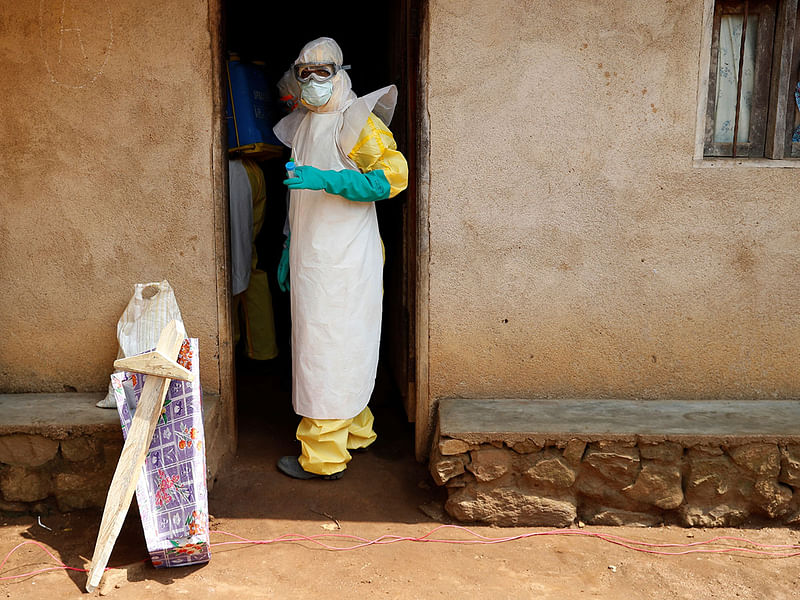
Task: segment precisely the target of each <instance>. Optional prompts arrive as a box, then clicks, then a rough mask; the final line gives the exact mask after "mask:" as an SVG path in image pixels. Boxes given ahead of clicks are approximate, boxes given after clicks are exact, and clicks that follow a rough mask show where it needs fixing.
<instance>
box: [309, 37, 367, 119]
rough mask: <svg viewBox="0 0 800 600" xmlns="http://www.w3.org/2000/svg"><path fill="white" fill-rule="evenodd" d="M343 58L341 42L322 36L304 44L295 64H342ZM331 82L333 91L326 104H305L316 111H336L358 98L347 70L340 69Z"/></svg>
mask: <svg viewBox="0 0 800 600" xmlns="http://www.w3.org/2000/svg"><path fill="white" fill-rule="evenodd" d="M342 60H343V57H342V49H341V48H340V47H339V44H337V43H336V42H335V41H334V40H332V39H331V38H329V37H321V38H317V39H316V40H314V41H312V42H309V43H307V44H306V45H305V46H303V49H302V50H301V51H300V54H299V56H298V57H297V60H295V61H294V64H296V65H297V64H302V63H318V64H323V63H333V64H335V65H339V66H341V65H342ZM331 82H332V83H333V93H332V94H331V97H330V99H329V100H328V101H327V102H326V103H325V104H323V105H322V106H311V105H309V104H305V103H303V106H305V107H306V108H307V109H308V110H311V111H314V112H336V111H340V110H344V109H345V108H346V107H347V106H348V105H349V104H350V103H351V102H353V101H354V100H355V99H356V96H355V94H354V93H353V85H352V82H351V81H350V77H349V76H348V75H347V72H346V71H345V70H343V69H340V70H339V71H338V72H337V73H336V75H334V76H333V77H332V78H331Z"/></svg>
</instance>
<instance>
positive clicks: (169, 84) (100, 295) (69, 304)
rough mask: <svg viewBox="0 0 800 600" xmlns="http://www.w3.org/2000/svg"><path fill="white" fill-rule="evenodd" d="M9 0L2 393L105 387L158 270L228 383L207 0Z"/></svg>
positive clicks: (1, 122)
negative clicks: (132, 304) (129, 322)
mask: <svg viewBox="0 0 800 600" xmlns="http://www.w3.org/2000/svg"><path fill="white" fill-rule="evenodd" d="M3 4H4V6H3V10H2V12H0V81H2V82H3V100H2V108H0V139H2V140H3V144H2V147H1V148H0V163H2V164H1V166H0V281H2V285H0V392H21V391H64V390H65V389H73V388H74V389H76V390H78V391H89V390H101V389H104V388H105V386H106V384H107V381H108V373H109V371H110V369H111V363H112V361H113V359H114V356H115V354H116V329H115V326H116V322H117V320H118V318H119V316H120V314H121V312H122V310H123V309H124V307H125V305H126V303H127V302H128V299H129V298H130V296H131V293H132V290H133V284H134V283H136V282H147V281H153V280H159V279H163V278H166V279H168V280H169V281H170V282H171V283H172V285H173V287H174V288H175V291H176V295H177V298H178V303H179V304H180V307H181V310H182V313H183V317H184V321H185V323H186V326H187V330H188V332H189V334H190V335H192V336H195V337H198V338H200V349H201V373H202V380H203V384H204V386H205V388H206V390H207V391H212V392H215V391H219V367H218V364H217V358H216V355H217V351H218V349H217V330H218V323H217V300H216V296H217V294H216V277H215V256H214V217H213V215H214V211H213V202H212V176H211V148H212V93H211V89H212V85H211V84H212V82H211V51H210V35H209V25H208V21H209V16H208V15H209V12H208V5H207V3H206V2H195V1H192V0H180V1H175V2H160V1H156V0H144V1H142V0H138V1H132V0H123V1H121V2H116V1H113V2H112V1H111V0H108V1H105V0H80V1H78V0H66V1H64V0H24V1H21V2H4V3H3Z"/></svg>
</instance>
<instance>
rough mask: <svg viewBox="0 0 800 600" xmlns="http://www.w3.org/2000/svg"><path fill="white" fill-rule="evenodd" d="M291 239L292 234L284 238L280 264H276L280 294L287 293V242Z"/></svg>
mask: <svg viewBox="0 0 800 600" xmlns="http://www.w3.org/2000/svg"><path fill="white" fill-rule="evenodd" d="M291 238H292V232H291V231H290V232H289V235H287V236H286V241H285V242H283V253H282V254H281V262H280V263H279V264H278V287H279V288H281V291H282V292H287V291H289V241H290V240H291Z"/></svg>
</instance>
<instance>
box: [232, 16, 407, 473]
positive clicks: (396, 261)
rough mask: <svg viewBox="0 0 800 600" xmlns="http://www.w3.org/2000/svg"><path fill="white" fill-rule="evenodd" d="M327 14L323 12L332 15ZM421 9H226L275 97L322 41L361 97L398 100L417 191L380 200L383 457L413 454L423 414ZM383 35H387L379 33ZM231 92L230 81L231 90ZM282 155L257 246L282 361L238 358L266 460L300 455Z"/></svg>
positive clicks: (249, 429)
mask: <svg viewBox="0 0 800 600" xmlns="http://www.w3.org/2000/svg"><path fill="white" fill-rule="evenodd" d="M323 7H324V9H326V10H324V9H323ZM418 14H419V10H418V2H417V1H416V0H403V1H401V2H387V3H375V2H369V3H368V2H349V3H346V4H344V5H343V6H342V7H339V8H337V10H334V11H331V10H330V6H329V5H323V4H321V3H318V4H317V3H313V2H312V3H304V5H303V6H302V7H295V6H293V5H290V4H286V3H271V2H269V3H267V2H256V1H253V0H229V1H227V2H224V3H223V6H222V24H223V46H224V49H225V52H226V53H227V54H226V56H225V58H226V59H227V58H228V56H227V55H228V54H235V55H237V56H238V57H239V59H240V60H242V61H257V62H259V63H263V69H264V71H265V73H266V76H267V80H268V82H269V83H270V85H271V86H272V89H271V91H272V92H273V93H274V95H275V98H276V99H277V95H278V94H277V87H276V86H277V82H278V80H279V79H280V78H281V76H282V75H283V73H284V72H285V71H286V69H288V68H289V66H290V65H291V64H292V62H293V61H294V59H295V58H296V56H297V54H298V53H299V51H300V49H301V48H302V46H303V45H304V44H305V43H306V42H308V41H310V40H313V39H315V38H317V37H321V36H327V37H332V38H333V39H335V40H336V41H337V42H338V43H339V45H340V46H341V48H342V51H343V54H344V62H345V64H349V65H351V70H350V71H349V75H350V78H351V80H352V82H353V90H354V91H355V93H356V94H357V95H363V94H366V93H369V92H371V91H373V90H375V89H378V88H381V87H383V86H385V85H388V84H390V83H393V84H395V85H396V86H397V87H398V91H399V99H398V105H397V109H396V111H395V115H394V118H393V120H392V123H391V124H390V125H389V127H390V129H391V131H392V133H393V134H394V136H395V139H396V141H397V144H398V148H399V149H400V151H401V152H403V154H404V155H405V157H406V159H407V161H408V164H409V188H408V190H406V191H405V192H402V193H401V194H399V195H398V196H397V197H395V198H392V199H390V200H385V201H382V202H379V203H378V205H377V210H378V221H379V227H380V231H381V237H382V239H383V242H384V245H385V249H386V263H385V266H384V306H383V325H382V335H381V352H380V361H379V367H378V378H377V382H376V388H375V392H374V393H373V396H372V401H371V402H370V407H371V409H372V411H373V413H374V414H375V416H376V423H375V427H376V431H377V432H378V435H379V440H378V442H377V443H376V444H375V451H376V453H378V454H380V453H385V454H387V455H392V456H400V455H399V454H398V452H400V453H401V454H402V455H403V456H408V457H413V455H414V448H413V427H412V426H411V425H410V424H409V422H410V421H413V420H414V415H415V394H414V379H415V362H414V340H415V337H414V322H413V320H414V311H415V308H414V302H415V293H416V290H415V250H416V202H415V198H416V190H415V182H416V173H415V165H416V156H415V144H416V129H415V128H416V118H415V114H414V111H415V105H416V102H415V101H414V99H415V98H416V93H417V73H418V69H417V61H418V48H419V38H418V26H417V23H418ZM376 32H380V33H379V35H376ZM224 85H226V86H227V81H226V82H225V83H224ZM288 156H289V155H288V149H284V150H283V153H282V154H281V155H279V156H273V157H269V158H264V157H261V158H257V159H256V160H257V162H258V165H259V167H260V168H261V170H262V171H263V173H264V179H265V184H266V194H267V201H266V206H265V217H264V224H263V226H262V229H261V231H260V233H259V235H258V237H257V239H256V241H255V245H256V250H257V253H258V268H259V269H261V270H263V271H264V272H266V273H267V277H268V281H269V287H270V292H271V296H272V298H271V301H272V307H273V313H274V319H275V332H276V335H275V337H276V341H277V346H278V356H277V357H276V358H274V359H271V360H253V359H251V358H248V356H247V352H246V339H240V341H239V343H238V345H237V348H236V352H235V367H236V368H235V370H236V388H237V394H236V395H237V411H238V422H239V447H240V452H241V449H242V447H243V446H245V445H248V446H252V445H253V444H257V445H263V444H267V445H269V446H270V447H269V448H266V447H265V448H264V452H265V453H266V454H267V455H270V454H275V455H280V454H281V453H287V454H289V453H292V452H294V453H296V452H297V450H298V445H297V443H296V442H294V430H295V427H296V425H297V422H298V417H296V416H295V415H294V413H293V411H292V408H291V348H290V335H291V319H290V314H289V297H288V294H287V293H284V292H281V291H280V290H279V288H278V284H277V265H278V263H279V260H280V256H281V252H282V248H283V241H284V233H283V229H284V222H285V219H286V200H285V198H286V188H285V186H283V184H282V181H283V179H284V174H285V171H284V163H285V161H286V160H287V159H288Z"/></svg>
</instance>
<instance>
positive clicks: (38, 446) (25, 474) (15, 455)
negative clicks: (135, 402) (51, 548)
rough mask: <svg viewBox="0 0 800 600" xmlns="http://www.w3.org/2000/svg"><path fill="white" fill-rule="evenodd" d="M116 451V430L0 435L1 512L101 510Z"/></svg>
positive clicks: (119, 446)
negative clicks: (51, 434) (86, 432)
mask: <svg viewBox="0 0 800 600" xmlns="http://www.w3.org/2000/svg"><path fill="white" fill-rule="evenodd" d="M121 451H122V435H121V433H120V432H119V431H117V432H114V433H113V434H112V433H94V434H92V435H83V434H74V435H73V434H69V433H67V434H65V435H64V436H63V437H61V438H60V439H59V438H58V437H56V436H53V437H48V436H46V435H35V434H26V433H14V434H10V435H2V436H0V512H19V513H23V512H48V511H49V510H52V509H53V508H57V509H58V510H60V511H70V510H75V509H81V508H92V507H101V508H102V506H103V505H104V504H105V500H106V493H107V492H108V486H109V484H110V483H111V478H112V477H113V475H114V469H116V466H117V461H118V460H119V455H120V452H121Z"/></svg>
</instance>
